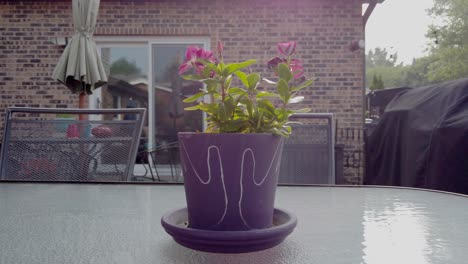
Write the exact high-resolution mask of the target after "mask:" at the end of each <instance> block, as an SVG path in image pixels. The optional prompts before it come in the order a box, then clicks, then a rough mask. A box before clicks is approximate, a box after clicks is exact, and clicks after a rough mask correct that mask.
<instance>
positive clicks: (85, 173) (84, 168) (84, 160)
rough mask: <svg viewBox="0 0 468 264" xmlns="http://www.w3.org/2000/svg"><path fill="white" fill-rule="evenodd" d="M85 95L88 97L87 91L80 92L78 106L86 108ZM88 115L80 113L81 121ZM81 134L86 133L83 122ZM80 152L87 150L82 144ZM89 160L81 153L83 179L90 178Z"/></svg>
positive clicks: (80, 175)
mask: <svg viewBox="0 0 468 264" xmlns="http://www.w3.org/2000/svg"><path fill="white" fill-rule="evenodd" d="M85 97H86V94H85V93H80V97H79V101H78V107H79V108H80V109H83V108H85ZM87 119H88V118H87V116H86V115H82V114H80V115H79V120H80V121H83V120H87ZM78 127H79V130H78V131H79V135H80V137H83V135H84V130H85V129H84V127H83V124H79V126H78ZM80 152H81V153H84V152H85V148H84V146H82V145H80ZM87 161H88V159H87V158H85V157H84V156H82V155H80V158H79V163H78V164H79V170H80V172H79V177H80V178H81V179H88V164H87Z"/></svg>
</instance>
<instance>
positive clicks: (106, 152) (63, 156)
mask: <svg viewBox="0 0 468 264" xmlns="http://www.w3.org/2000/svg"><path fill="white" fill-rule="evenodd" d="M145 112H146V110H145V109H144V108H132V109H130V108H128V109H66V108H62V109H60V108H21V107H14V108H8V109H7V111H6V125H5V131H4V135H3V142H2V146H3V147H2V149H1V155H0V179H1V180H13V181H76V182H83V181H128V180H130V179H131V176H132V175H133V167H134V163H135V156H136V153H137V148H138V142H139V139H140V136H141V130H142V125H143V120H144V116H145ZM126 114H131V115H132V116H134V118H133V119H132V120H119V116H123V115H126ZM81 119H84V120H81Z"/></svg>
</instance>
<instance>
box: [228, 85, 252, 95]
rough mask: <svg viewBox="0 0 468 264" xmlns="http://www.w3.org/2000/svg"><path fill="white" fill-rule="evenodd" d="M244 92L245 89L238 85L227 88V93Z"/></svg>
mask: <svg viewBox="0 0 468 264" xmlns="http://www.w3.org/2000/svg"><path fill="white" fill-rule="evenodd" d="M246 92H247V91H246V90H244V89H242V88H239V87H232V88H229V90H228V93H229V94H232V95H236V94H244V93H246Z"/></svg>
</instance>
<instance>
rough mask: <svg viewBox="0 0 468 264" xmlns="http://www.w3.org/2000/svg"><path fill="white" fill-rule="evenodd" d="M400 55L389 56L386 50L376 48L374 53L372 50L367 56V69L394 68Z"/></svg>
mask: <svg viewBox="0 0 468 264" xmlns="http://www.w3.org/2000/svg"><path fill="white" fill-rule="evenodd" d="M397 58H398V55H397V53H394V54H388V52H387V50H386V49H382V48H379V47H377V48H375V49H374V51H372V50H370V51H369V52H368V53H367V56H366V66H367V67H379V66H380V67H393V66H395V65H396V61H397Z"/></svg>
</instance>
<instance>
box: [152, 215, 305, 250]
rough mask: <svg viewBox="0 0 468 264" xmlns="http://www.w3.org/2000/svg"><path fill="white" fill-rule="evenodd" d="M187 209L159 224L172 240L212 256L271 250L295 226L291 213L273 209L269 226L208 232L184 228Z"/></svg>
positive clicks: (169, 216) (164, 219)
mask: <svg viewBox="0 0 468 264" xmlns="http://www.w3.org/2000/svg"><path fill="white" fill-rule="evenodd" d="M187 219H188V215H187V208H183V209H178V210H175V211H172V212H169V213H167V214H165V215H164V216H163V217H162V218H161V224H162V226H163V227H164V229H165V230H166V232H167V233H168V234H169V235H171V236H172V237H173V238H174V240H175V241H176V242H177V243H178V244H180V245H182V246H185V247H188V248H191V249H195V250H199V251H206V252H215V253H246V252H254V251H260V250H264V249H267V248H271V247H274V246H276V245H278V244H280V243H281V242H283V240H284V239H285V238H286V237H287V236H288V235H289V234H291V233H292V231H293V230H294V228H295V227H296V225H297V218H296V216H294V215H293V214H291V213H289V212H286V211H283V210H280V209H275V211H274V213H273V227H271V228H265V229H255V230H249V231H210V230H201V229H193V228H188V227H187Z"/></svg>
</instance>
